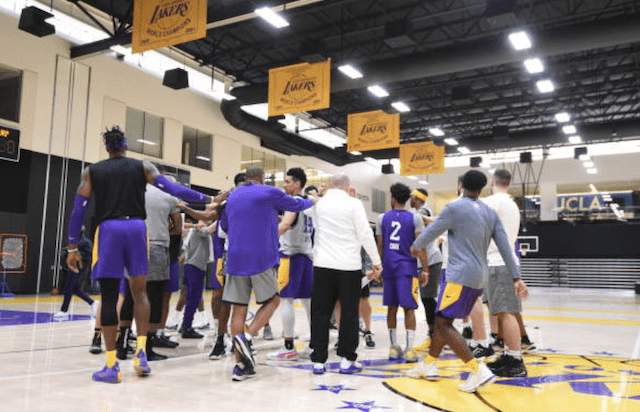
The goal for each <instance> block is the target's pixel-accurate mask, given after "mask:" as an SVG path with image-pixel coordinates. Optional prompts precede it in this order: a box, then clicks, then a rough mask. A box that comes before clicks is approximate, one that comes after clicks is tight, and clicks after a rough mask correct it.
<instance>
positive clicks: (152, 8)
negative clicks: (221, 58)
mask: <svg viewBox="0 0 640 412" xmlns="http://www.w3.org/2000/svg"><path fill="white" fill-rule="evenodd" d="M206 35H207V0H144V1H142V0H136V1H134V2H133V34H132V46H133V52H134V53H139V52H143V51H146V50H154V49H158V48H160V47H166V46H173V45H174V44H180V43H185V42H188V41H192V40H197V39H201V38H203V37H205V36H206Z"/></svg>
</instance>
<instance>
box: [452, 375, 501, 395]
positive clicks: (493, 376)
mask: <svg viewBox="0 0 640 412" xmlns="http://www.w3.org/2000/svg"><path fill="white" fill-rule="evenodd" d="M495 378H496V376H495V375H492V376H491V377H489V378H487V379H485V380H484V381H482V382H480V383H479V384H478V385H477V386H476V387H475V388H472V389H466V388H462V387H459V389H460V390H461V391H463V392H467V393H474V392H476V391H477V390H478V389H480V388H482V387H483V386H485V385H487V384H489V383H491V381H493V380H494V379H495Z"/></svg>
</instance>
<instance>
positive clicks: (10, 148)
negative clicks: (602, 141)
mask: <svg viewBox="0 0 640 412" xmlns="http://www.w3.org/2000/svg"><path fill="white" fill-rule="evenodd" d="M0 159H5V160H12V161H14V162H17V161H19V160H20V130H16V129H11V128H9V127H4V126H0Z"/></svg>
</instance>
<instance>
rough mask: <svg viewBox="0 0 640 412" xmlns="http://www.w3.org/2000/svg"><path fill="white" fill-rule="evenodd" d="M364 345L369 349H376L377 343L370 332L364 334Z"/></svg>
mask: <svg viewBox="0 0 640 412" xmlns="http://www.w3.org/2000/svg"><path fill="white" fill-rule="evenodd" d="M364 343H365V344H366V345H367V348H369V349H373V348H375V347H376V342H375V341H374V340H373V333H371V331H370V330H367V331H365V332H364Z"/></svg>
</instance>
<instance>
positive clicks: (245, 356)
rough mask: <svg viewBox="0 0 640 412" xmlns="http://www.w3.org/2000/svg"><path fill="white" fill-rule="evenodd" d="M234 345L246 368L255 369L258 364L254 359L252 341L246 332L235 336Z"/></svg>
mask: <svg viewBox="0 0 640 412" xmlns="http://www.w3.org/2000/svg"><path fill="white" fill-rule="evenodd" d="M233 347H234V348H235V350H236V351H237V352H238V353H239V354H240V358H241V359H242V363H243V364H244V366H245V367H246V368H250V369H253V367H254V366H255V364H256V361H255V359H253V353H252V351H251V341H250V340H249V339H247V338H246V336H245V335H244V334H242V333H241V334H240V335H236V336H234V337H233Z"/></svg>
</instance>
